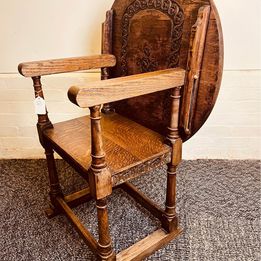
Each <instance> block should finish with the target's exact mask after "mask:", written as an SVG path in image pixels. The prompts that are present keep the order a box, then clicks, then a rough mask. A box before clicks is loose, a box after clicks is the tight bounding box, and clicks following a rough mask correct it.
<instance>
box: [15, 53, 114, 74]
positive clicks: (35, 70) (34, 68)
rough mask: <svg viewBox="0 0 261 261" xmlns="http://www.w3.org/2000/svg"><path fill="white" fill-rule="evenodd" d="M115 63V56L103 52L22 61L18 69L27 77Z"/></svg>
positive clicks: (100, 66)
mask: <svg viewBox="0 0 261 261" xmlns="http://www.w3.org/2000/svg"><path fill="white" fill-rule="evenodd" d="M115 64H116V58H115V56H113V55H109V54H103V55H94V56H83V57H74V58H65V59H55V60H45V61H36V62H28V63H21V64H19V66H18V71H19V72H20V74H22V75H23V76H25V77H35V76H42V75H50V74H56V73H65V72H73V71H82V70H89V69H98V68H105V67H113V66H115Z"/></svg>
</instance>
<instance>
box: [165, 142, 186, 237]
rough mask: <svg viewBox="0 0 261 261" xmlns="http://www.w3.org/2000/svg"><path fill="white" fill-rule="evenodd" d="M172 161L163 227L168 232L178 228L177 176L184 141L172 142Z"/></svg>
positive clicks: (168, 177) (168, 171) (168, 173)
mask: <svg viewBox="0 0 261 261" xmlns="http://www.w3.org/2000/svg"><path fill="white" fill-rule="evenodd" d="M172 146H173V147H172V155H171V161H170V163H169V164H168V170H167V194H166V204H165V212H164V214H163V218H162V227H163V228H164V229H165V230H166V231H167V232H173V231H174V230H176V229H177V228H178V218H177V214H176V176H177V167H178V165H179V163H180V161H181V153H182V141H181V139H177V140H176V141H175V142H173V144H172Z"/></svg>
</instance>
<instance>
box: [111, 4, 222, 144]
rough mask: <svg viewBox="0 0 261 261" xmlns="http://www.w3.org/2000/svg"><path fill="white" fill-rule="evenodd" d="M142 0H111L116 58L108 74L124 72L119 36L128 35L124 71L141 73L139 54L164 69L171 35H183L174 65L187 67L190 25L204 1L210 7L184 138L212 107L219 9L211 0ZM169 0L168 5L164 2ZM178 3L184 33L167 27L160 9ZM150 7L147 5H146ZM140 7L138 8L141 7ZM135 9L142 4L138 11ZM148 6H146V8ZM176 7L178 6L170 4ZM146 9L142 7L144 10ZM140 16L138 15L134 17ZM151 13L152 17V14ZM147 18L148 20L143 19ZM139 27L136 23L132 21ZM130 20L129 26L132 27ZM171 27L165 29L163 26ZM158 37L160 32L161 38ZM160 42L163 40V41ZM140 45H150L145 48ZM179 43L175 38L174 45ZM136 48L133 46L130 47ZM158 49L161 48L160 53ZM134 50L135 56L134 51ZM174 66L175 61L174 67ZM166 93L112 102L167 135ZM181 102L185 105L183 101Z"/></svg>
mask: <svg viewBox="0 0 261 261" xmlns="http://www.w3.org/2000/svg"><path fill="white" fill-rule="evenodd" d="M138 2H139V3H141V1H137V0H128V1H121V0H115V2H114V4H113V7H112V10H113V11H114V20H113V21H114V22H113V30H112V31H113V47H112V50H113V52H112V53H113V54H114V55H115V56H116V57H117V61H118V62H117V65H116V66H115V67H114V68H113V69H112V74H111V77H120V76H122V75H123V72H122V69H121V57H122V53H123V51H122V50H123V49H126V48H125V47H124V48H123V38H124V39H125V38H126V37H125V35H126V34H127V35H128V40H127V49H126V51H127V58H126V62H127V67H128V69H129V70H128V74H137V73H141V72H142V68H141V66H140V63H139V62H138V60H139V58H144V59H143V61H146V62H147V63H148V65H147V68H149V69H151V70H152V68H154V70H159V69H160V70H161V69H166V68H168V66H169V65H168V63H167V62H166V61H167V60H168V59H164V58H165V57H168V56H170V54H171V53H172V45H171V44H170V43H171V35H176V36H177V39H180V40H181V43H180V49H179V51H178V53H177V55H178V57H177V59H178V64H177V65H176V66H178V67H180V68H184V69H185V70H186V68H187V61H188V57H189V50H190V38H191V28H192V26H193V25H194V24H195V23H196V20H197V15H198V11H199V9H200V8H201V7H202V6H205V5H208V6H210V8H211V11H210V17H209V24H208V29H207V36H206V44H205V50H204V56H203V61H202V68H201V78H200V81H199V84H198V95H197V102H196V104H195V112H194V116H193V119H192V121H191V133H190V134H186V133H185V132H184V133H181V136H182V140H183V141H186V140H188V139H189V138H190V137H192V136H193V135H194V134H195V133H196V132H197V131H198V130H199V129H200V127H201V126H202V125H203V124H204V122H205V121H206V120H207V118H208V116H209V114H210V112H211V111H212V109H213V107H214V105H215V102H216V99H217V96H218V92H219V89H220V83H221V78H222V70H223V36H222V28H221V23H220V19H219V15H218V12H217V9H216V7H215V4H214V1H212V0H176V1H165V0H159V1H149V0H144V1H142V5H139V4H138ZM134 3H136V5H135V6H136V7H134V8H133V9H134V10H133V12H135V13H136V14H135V15H134V16H132V17H131V18H130V19H129V18H128V19H129V27H128V28H127V32H123V30H122V27H123V25H122V24H123V22H124V19H125V15H126V10H127V8H128V6H130V5H132V6H133V4H134ZM166 3H169V4H166ZM170 3H171V5H173V6H174V3H177V4H178V6H179V8H180V9H182V11H183V27H182V37H181V38H179V37H180V34H179V31H177V32H176V31H175V30H172V32H171V33H170V31H171V26H169V21H171V19H172V18H171V17H169V16H168V15H166V11H164V10H163V11H162V10H161V9H162V7H165V8H164V9H165V10H168V12H170V13H171V10H170V9H168V8H170V7H171V5H170ZM146 6H149V7H150V8H147V7H146ZM141 7H142V8H141ZM138 9H142V10H140V11H138ZM146 9H148V10H147V11H146ZM173 10H177V9H173ZM145 11H146V12H145ZM138 18H140V20H139V19H138ZM152 18H153V19H152ZM144 21H146V22H144ZM137 24H138V25H139V26H134V25H137ZM132 25H133V26H132ZM167 28H169V29H167ZM159 36H160V37H159ZM162 41H164V43H165V44H164V45H162ZM144 45H148V46H149V51H148V49H147V48H145V50H144V48H143V47H144ZM177 45H178V42H177V43H176V45H175V46H177ZM134 49H135V50H134ZM160 51H162V52H160ZM134 54H135V55H134ZM174 67H175V66H174ZM169 104H170V98H169V92H168V91H162V92H157V93H155V94H148V95H146V96H142V97H135V98H131V99H127V100H123V101H118V102H115V103H114V108H115V110H116V112H118V113H120V114H122V115H124V116H125V117H128V118H130V119H132V120H134V121H136V122H138V123H140V124H142V125H144V126H146V127H148V128H150V129H153V130H155V131H157V132H159V133H161V134H162V135H166V134H167V132H166V128H167V127H168V123H169V118H168V117H167V115H169V114H170V109H169ZM182 106H183V105H182Z"/></svg>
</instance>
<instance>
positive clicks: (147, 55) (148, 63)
mask: <svg viewBox="0 0 261 261" xmlns="http://www.w3.org/2000/svg"><path fill="white" fill-rule="evenodd" d="M143 53H144V56H143V57H142V58H138V61H137V65H138V66H139V67H140V70H141V72H142V73H145V72H153V71H155V70H156V69H157V67H158V65H159V64H158V62H157V60H156V58H155V57H153V56H151V48H150V46H149V45H148V44H147V43H146V44H145V45H144V47H143Z"/></svg>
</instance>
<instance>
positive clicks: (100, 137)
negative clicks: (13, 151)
mask: <svg viewBox="0 0 261 261" xmlns="http://www.w3.org/2000/svg"><path fill="white" fill-rule="evenodd" d="M102 28H103V29H102V31H103V39H102V54H101V55H97V56H90V57H78V58H67V59H59V60H48V61H39V62H29V63H22V64H20V65H19V72H20V73H21V74H22V75H23V76H25V77H32V80H33V86H34V91H35V97H36V98H39V97H41V98H43V99H44V95H43V90H42V85H41V76H44V75H50V74H56V73H64V72H73V71H78V70H88V69H94V68H96V69H97V68H100V69H101V75H102V76H101V78H102V81H96V82H93V83H89V84H83V86H73V87H71V88H70V89H69V91H68V97H69V99H70V101H71V102H73V103H74V104H76V105H77V106H79V107H82V108H89V109H90V116H85V117H80V118H77V119H72V120H69V121H65V122H60V123H56V124H52V123H51V121H50V120H49V118H48V114H47V110H46V109H45V110H44V112H42V113H38V123H37V129H38V134H39V139H40V143H41V144H42V146H43V148H44V150H45V154H46V158H47V166H48V172H49V179H50V201H51V205H50V208H49V209H47V210H46V213H47V215H48V216H49V217H53V216H55V215H57V214H59V213H64V214H65V215H66V216H67V217H68V219H69V220H70V221H71V222H72V224H73V225H74V227H75V228H76V230H77V231H78V232H79V234H80V235H81V236H82V237H83V239H84V240H85V242H86V244H87V245H88V246H89V247H90V248H91V249H92V250H93V251H94V252H95V253H96V254H97V258H98V259H99V260H142V259H144V258H145V257H147V256H149V255H150V254H151V253H153V252H154V251H156V250H157V249H159V248H160V247H162V246H163V245H165V244H167V243H168V242H169V241H171V240H172V239H174V238H176V237H177V236H178V235H179V234H180V233H181V228H180V227H179V225H178V218H177V215H176V211H175V207H176V199H175V195H176V169H177V167H178V165H179V163H180V161H181V154H182V144H183V142H185V141H187V140H188V139H189V138H190V137H192V136H193V135H194V134H195V133H196V132H197V131H198V130H199V129H200V127H201V126H202V125H203V124H204V122H205V121H206V119H207V118H208V116H209V114H210V112H211V110H212V108H213V107H214V104H215V101H216V98H217V95H218V91H219V88H220V83H221V78H222V68H223V39H222V30H221V24H220V20H219V16H218V12H217V10H216V8H215V5H214V3H213V1H212V0H115V2H114V4H113V6H112V9H111V10H109V11H108V12H107V14H106V21H105V22H104V24H103V27H102ZM54 151H56V152H57V153H58V154H59V155H60V156H62V158H63V159H64V160H66V161H67V162H68V163H69V164H70V165H71V166H72V167H73V168H74V169H75V170H76V171H77V172H78V173H79V175H81V176H82V177H83V178H84V179H85V180H86V181H87V183H88V188H86V189H84V190H81V191H77V192H75V193H73V194H70V195H64V194H63V192H62V191H61V188H60V185H59V180H58V176H57V171H56V167H55V161H54V156H53V152H54ZM162 164H167V165H168V170H167V189H166V205H165V209H161V208H160V207H158V206H157V205H156V204H155V203H154V202H152V201H151V200H150V199H149V198H148V197H147V196H145V195H144V194H143V193H141V192H140V191H139V190H138V189H137V188H136V187H135V186H133V185H132V184H131V183H130V182H129V181H130V180H131V179H133V178H135V177H138V176H140V175H143V174H146V173H147V172H149V171H150V170H152V169H155V168H157V167H159V166H160V165H162ZM148 181H149V177H148ZM113 188H122V189H123V190H124V191H126V192H127V193H128V194H130V195H131V196H132V197H133V198H134V199H135V200H136V201H137V202H139V203H140V204H141V205H142V206H143V207H145V208H146V209H148V210H149V211H150V212H151V213H152V214H153V215H154V216H156V217H157V218H158V219H159V220H160V221H161V224H162V227H161V228H159V229H158V230H157V231H155V232H154V233H152V234H151V235H149V236H148V237H146V238H145V239H143V240H141V241H140V242H138V243H136V244H134V245H133V246H131V247H130V248H128V249H126V250H123V251H122V252H120V253H118V254H117V255H116V254H115V252H114V251H113V247H112V243H111V238H110V233H109V219H108V211H107V197H108V196H109V195H110V194H111V193H112V190H113ZM90 199H95V200H96V205H97V215H98V230H99V231H98V232H99V240H98V242H97V241H96V240H95V239H94V237H93V236H92V235H91V233H90V232H89V231H88V230H87V229H86V228H84V226H83V225H82V224H81V222H80V220H79V219H78V217H77V216H76V215H75V214H74V212H73V210H72V208H73V207H75V206H77V205H79V204H81V203H83V202H86V201H88V200H90Z"/></svg>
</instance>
